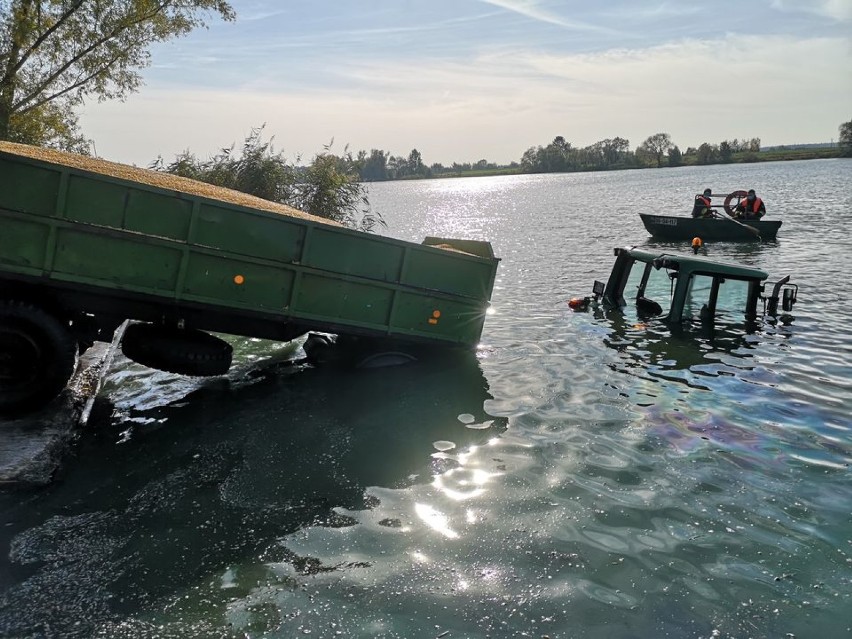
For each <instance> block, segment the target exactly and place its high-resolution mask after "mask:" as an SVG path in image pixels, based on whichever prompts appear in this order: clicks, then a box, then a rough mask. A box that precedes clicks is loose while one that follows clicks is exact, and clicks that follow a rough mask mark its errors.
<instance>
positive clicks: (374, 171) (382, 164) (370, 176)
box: [359, 149, 390, 182]
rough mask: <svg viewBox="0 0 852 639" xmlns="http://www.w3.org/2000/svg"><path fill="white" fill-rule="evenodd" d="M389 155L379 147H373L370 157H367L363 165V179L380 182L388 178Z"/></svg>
mask: <svg viewBox="0 0 852 639" xmlns="http://www.w3.org/2000/svg"><path fill="white" fill-rule="evenodd" d="M359 155H360V154H359ZM365 155H366V154H365ZM389 155H390V154H389V153H385V152H384V151H381V150H379V149H372V150H371V151H370V155H369V157H365V159H364V162H363V164H362V166H361V170H360V174H361V179H362V180H363V181H364V182H379V181H381V180H387V179H388V156H389Z"/></svg>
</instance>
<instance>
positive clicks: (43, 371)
mask: <svg viewBox="0 0 852 639" xmlns="http://www.w3.org/2000/svg"><path fill="white" fill-rule="evenodd" d="M76 362H77V345H76V343H75V342H74V340H73V339H72V338H71V335H70V333H69V331H68V329H67V328H66V327H65V326H64V325H63V324H62V322H60V321H59V320H58V319H57V318H55V317H54V316H53V315H51V314H50V313H48V312H47V311H45V310H43V309H41V308H39V307H38V306H35V305H33V304H30V303H29V302H22V301H19V300H8V299H6V300H0V413H2V414H4V415H15V414H19V413H23V412H26V411H28V410H32V409H35V408H38V407H39V406H41V405H44V404H46V403H48V402H49V401H50V400H52V399H53V398H54V397H56V396H57V395H58V394H59V393H60V392H61V391H62V389H63V388H64V387H65V385H66V384H67V383H68V380H69V379H70V378H71V375H72V374H73V372H74V367H75V365H76Z"/></svg>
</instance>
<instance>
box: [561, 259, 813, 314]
mask: <svg viewBox="0 0 852 639" xmlns="http://www.w3.org/2000/svg"><path fill="white" fill-rule="evenodd" d="M768 277H769V275H768V274H767V273H766V272H765V271H762V270H760V269H757V268H752V267H748V266H741V265H737V264H729V263H725V262H717V261H713V260H709V259H707V258H703V257H699V256H695V255H680V254H676V253H659V252H655V251H648V250H643V249H637V248H630V247H628V248H616V249H615V263H614V264H613V267H612V271H611V272H610V275H609V279H608V280H607V281H606V282H605V283H604V282H601V281H596V282H595V283H594V287H593V289H592V292H593V297H586V298H580V299H578V300H571V302H570V304H571V306H572V307H574V308H582V307H584V306H588V305H589V304H593V303H594V304H598V305H602V306H603V308H604V310H609V309H620V308H624V307H626V306H627V305H628V304H635V307H636V312H637V315H639V316H641V317H643V318H657V319H660V320H662V321H664V322H667V323H672V324H676V323H680V322H683V321H690V320H699V321H701V322H702V323H709V324H712V323H715V322H717V321H719V320H720V319H722V318H730V319H731V320H733V321H737V316H738V317H740V318H742V317H743V316H744V317H745V320H746V321H747V322H753V321H754V320H756V319H757V316H758V314H759V313H764V314H767V315H771V316H776V315H778V311H779V305H780V307H781V310H782V311H783V312H789V311H791V310H792V309H793V305H794V304H795V303H796V297H797V294H798V286H797V285H795V284H790V277H789V276H787V277H784V278H783V279H781V280H779V281H777V282H775V284H774V285H773V286H772V289H771V291H770V292H769V293H767V290H766V284H765V282H766V280H767V278H768ZM628 290H629V291H630V293H628V295H629V300H628V299H625V292H626V291H628ZM761 302H762V307H761Z"/></svg>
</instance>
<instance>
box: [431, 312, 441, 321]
mask: <svg viewBox="0 0 852 639" xmlns="http://www.w3.org/2000/svg"><path fill="white" fill-rule="evenodd" d="M432 317H434V318H435V319H438V318H439V317H441V311H438V310H435V311H432Z"/></svg>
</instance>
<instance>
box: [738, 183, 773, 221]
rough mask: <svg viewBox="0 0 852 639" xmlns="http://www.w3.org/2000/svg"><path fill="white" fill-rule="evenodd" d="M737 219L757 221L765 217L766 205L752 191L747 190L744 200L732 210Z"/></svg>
mask: <svg viewBox="0 0 852 639" xmlns="http://www.w3.org/2000/svg"><path fill="white" fill-rule="evenodd" d="M734 211H735V213H736V215H737V217H742V218H744V219H746V220H759V219H760V218H762V217H763V216H764V215H766V205H765V204H764V203H763V200H761V199H760V198H759V197H757V195H756V194H755V192H754V189H749V191H748V195H747V196H746V199H744V200H743V201H742V202H740V203H739V204H737V207H736V209H734Z"/></svg>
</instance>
